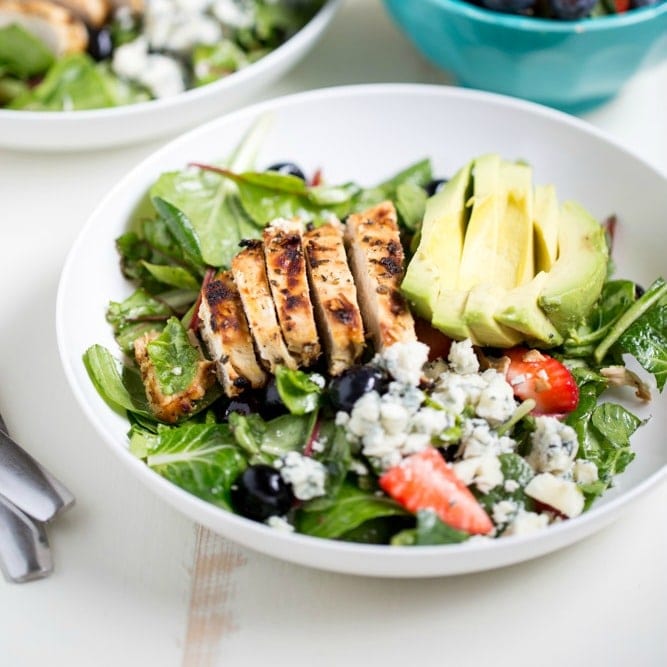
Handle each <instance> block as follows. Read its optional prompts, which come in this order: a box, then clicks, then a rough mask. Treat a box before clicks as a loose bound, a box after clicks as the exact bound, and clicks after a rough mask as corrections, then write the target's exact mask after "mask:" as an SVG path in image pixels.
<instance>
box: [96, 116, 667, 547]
mask: <svg viewBox="0 0 667 667" xmlns="http://www.w3.org/2000/svg"><path fill="white" fill-rule="evenodd" d="M263 127H264V123H263V122H261V121H260V122H259V123H258V124H257V125H256V126H255V128H254V129H253V130H252V131H251V132H250V134H249V135H248V136H247V137H246V138H245V140H244V141H243V142H242V143H241V144H240V145H239V146H238V147H237V148H236V150H235V151H234V152H233V154H232V155H231V156H229V157H228V158H227V159H226V160H223V161H221V162H217V163H215V164H213V163H201V162H198V163H193V164H190V165H183V168H182V169H180V170H176V171H170V172H167V173H164V174H162V175H161V176H160V177H159V178H158V179H157V180H156V181H155V182H154V183H153V185H152V186H151V187H150V191H149V195H148V197H147V198H146V200H145V201H144V203H143V205H142V206H141V207H140V210H139V211H138V212H137V213H136V214H135V215H134V217H133V220H132V221H131V224H130V226H129V227H128V231H126V232H125V233H123V234H122V235H121V236H119V237H118V238H117V240H116V248H117V251H118V253H119V257H120V267H121V271H122V274H123V276H124V277H125V279H127V280H129V281H130V282H131V283H132V285H133V290H134V291H132V293H131V294H130V295H129V296H128V297H127V298H123V299H122V300H113V295H109V298H111V299H112V300H111V302H110V303H109V305H108V309H107V321H108V323H109V326H110V327H112V330H113V334H114V337H115V340H116V342H117V344H118V347H119V351H112V350H109V349H107V348H105V347H103V346H101V345H92V346H91V347H89V349H88V350H87V351H86V352H85V355H84V361H85V365H86V369H87V371H88V374H89V377H90V379H91V380H92V382H93V384H94V386H95V388H96V389H97V391H98V392H99V394H100V395H101V396H102V397H103V398H104V399H105V401H106V402H107V403H108V405H109V406H111V407H112V408H113V409H114V410H116V411H118V412H120V413H121V414H124V415H126V416H127V418H128V419H129V424H128V438H129V448H130V450H131V452H132V453H133V454H134V455H135V456H136V457H137V458H138V459H140V460H142V461H144V462H145V464H146V465H147V466H148V467H149V468H151V469H152V470H153V471H154V472H156V473H158V474H159V475H160V476H162V477H164V478H166V479H167V480H169V481H171V482H173V483H174V484H176V485H178V486H179V487H181V488H182V489H185V490H186V491H188V492H189V493H191V494H193V495H195V496H197V497H198V498H200V499H203V500H204V501H206V502H208V503H211V504H212V505H215V506H217V507H219V508H222V509H223V510H226V511H228V512H233V513H235V514H238V515H240V516H242V517H245V518H247V519H251V520H252V521H255V522H260V523H265V524H267V525H268V526H270V527H272V528H275V529H277V530H280V531H289V532H296V533H302V534H304V535H307V536H312V537H318V538H328V539H331V540H340V541H351V542H362V543H370V544H387V545H392V546H394V547H402V546H422V545H442V544H451V543H462V542H467V541H471V540H472V541H479V540H484V541H487V540H488V541H491V540H495V539H499V540H504V539H506V538H508V537H510V536H517V535H528V534H531V533H533V532H536V531H542V530H543V529H546V530H549V529H551V526H552V525H553V524H562V523H563V522H566V521H568V520H570V519H574V518H575V517H578V516H579V515H581V514H582V513H583V512H585V511H586V510H587V509H588V508H589V507H590V506H591V505H592V504H593V503H594V502H595V500H596V499H597V498H599V497H600V496H601V495H602V494H604V493H605V491H606V490H607V489H608V488H609V487H610V486H611V485H613V484H614V480H615V477H616V475H619V474H620V473H622V472H623V471H624V470H625V468H626V467H627V466H628V465H629V464H631V461H632V459H633V457H634V452H633V450H632V447H631V436H632V435H633V433H634V432H635V431H636V429H638V428H640V427H641V426H642V419H641V418H639V417H637V416H635V415H634V414H633V411H632V410H631V409H628V408H627V407H625V406H624V405H622V404H620V403H617V402H615V400H614V396H613V395H611V396H610V395H609V394H608V392H607V390H608V389H610V388H614V387H616V388H618V387H620V388H621V389H620V390H617V391H621V392H622V393H625V398H626V399H627V397H628V394H631V395H632V396H634V397H635V398H634V399H633V400H635V401H636V402H637V404H640V403H642V402H645V401H648V400H649V399H650V398H651V393H652V391H655V388H657V390H658V391H661V390H662V388H663V387H664V384H665V380H666V379H667V372H666V369H667V366H666V363H667V362H666V359H667V330H666V326H665V323H666V321H667V319H666V316H667V285H666V284H665V282H664V281H663V280H662V278H660V277H656V280H655V281H654V282H653V283H652V284H651V285H647V286H646V290H645V291H644V289H643V288H641V287H640V286H638V285H636V284H635V283H634V282H633V281H630V280H626V279H623V278H622V277H618V278H617V277H615V276H613V273H612V266H613V265H612V263H611V259H610V257H611V253H610V250H611V248H612V247H613V238H614V220H613V219H610V220H608V221H606V222H605V224H604V225H601V224H600V223H599V222H597V221H596V220H595V219H594V218H593V217H592V216H591V215H590V214H589V213H588V212H587V211H586V209H585V208H584V207H583V206H582V205H580V204H578V203H575V202H573V201H565V202H562V201H560V200H559V198H558V193H557V190H556V188H555V187H554V186H552V185H549V184H542V183H539V182H534V174H533V170H532V169H531V167H530V165H529V164H527V163H525V162H521V161H519V162H517V161H514V160H508V159H504V158H503V157H501V156H500V155H498V154H495V153H491V154H485V155H480V156H477V157H473V156H471V159H470V160H469V161H468V162H467V163H465V164H460V165H459V168H458V170H457V171H455V172H454V173H451V174H447V176H449V177H450V178H449V180H446V179H444V178H441V176H442V175H441V174H436V173H434V171H433V168H432V164H431V161H430V160H429V159H421V160H419V161H418V162H414V163H413V164H411V165H396V166H397V167H398V168H401V167H402V169H401V171H399V172H398V173H397V174H396V175H394V176H393V177H391V178H389V179H388V180H385V181H383V182H381V183H380V184H378V185H376V186H374V187H363V186H361V185H359V184H358V183H356V182H354V181H352V180H350V181H346V182H343V183H339V184H332V183H329V182H328V181H327V180H326V160H323V162H322V171H319V170H318V171H316V172H314V173H311V174H305V173H304V171H303V170H302V169H301V168H300V167H299V166H297V165H296V164H294V163H291V162H280V163H274V164H269V165H261V167H262V168H261V170H259V171H258V170H257V167H256V160H255V154H256V151H257V148H258V146H259V144H260V143H261V135H262V130H263ZM621 224H622V221H621ZM121 358H122V363H121V362H120V361H119V359H121ZM630 359H632V361H630ZM629 366H631V367H629Z"/></svg>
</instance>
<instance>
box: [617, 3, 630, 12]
mask: <svg viewBox="0 0 667 667" xmlns="http://www.w3.org/2000/svg"><path fill="white" fill-rule="evenodd" d="M614 7H616V12H617V13H618V14H622V13H623V12H627V11H628V9H630V0H614Z"/></svg>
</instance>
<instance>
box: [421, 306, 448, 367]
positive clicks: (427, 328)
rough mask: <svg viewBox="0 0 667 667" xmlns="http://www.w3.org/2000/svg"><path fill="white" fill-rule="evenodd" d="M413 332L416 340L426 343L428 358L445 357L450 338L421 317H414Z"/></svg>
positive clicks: (432, 359)
mask: <svg viewBox="0 0 667 667" xmlns="http://www.w3.org/2000/svg"><path fill="white" fill-rule="evenodd" d="M415 333H416V334H417V340H419V341H421V342H422V343H425V344H426V345H428V349H429V353H428V360H429V361H435V360H436V359H447V355H448V354H449V348H450V347H451V345H452V339H451V338H448V337H447V336H445V334H444V333H442V332H441V331H438V330H437V329H434V328H433V327H432V326H431V324H430V323H429V322H427V321H426V320H424V319H422V318H421V317H415Z"/></svg>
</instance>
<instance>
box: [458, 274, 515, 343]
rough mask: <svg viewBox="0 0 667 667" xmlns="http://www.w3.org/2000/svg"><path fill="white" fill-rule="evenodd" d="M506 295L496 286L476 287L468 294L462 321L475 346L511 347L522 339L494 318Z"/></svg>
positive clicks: (502, 289)
mask: <svg viewBox="0 0 667 667" xmlns="http://www.w3.org/2000/svg"><path fill="white" fill-rule="evenodd" d="M506 294H507V290H506V289H505V288H503V287H500V286H498V285H476V286H475V287H473V288H472V289H471V290H470V291H469V292H468V298H467V300H466V303H465V308H464V311H463V321H464V322H465V323H466V324H467V325H468V327H469V329H470V334H471V336H470V337H471V338H472V339H473V342H474V343H476V344H477V345H490V346H491V347H512V346H513V345H516V344H517V343H519V342H521V341H522V340H523V339H524V336H523V335H522V334H521V333H520V332H519V331H517V330H516V329H511V328H510V327H507V326H505V325H503V324H501V323H500V322H498V321H497V320H496V318H495V317H494V314H495V312H496V309H497V307H498V303H500V302H501V301H502V299H503V298H504V297H505V295H506Z"/></svg>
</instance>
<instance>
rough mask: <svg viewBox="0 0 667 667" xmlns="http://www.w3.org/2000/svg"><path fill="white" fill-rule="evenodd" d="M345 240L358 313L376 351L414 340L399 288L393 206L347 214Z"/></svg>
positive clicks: (400, 264) (400, 262) (400, 255)
mask: <svg viewBox="0 0 667 667" xmlns="http://www.w3.org/2000/svg"><path fill="white" fill-rule="evenodd" d="M345 238H346V241H347V243H348V245H349V254H350V267H351V269H352V275H353V276H354V280H355V283H356V286H357V294H358V296H359V306H360V308H361V314H362V317H363V320H364V324H365V326H366V330H367V331H368V332H369V334H370V336H371V338H372V339H373V343H374V345H375V351H376V352H382V351H383V350H384V349H386V348H387V347H390V346H391V345H393V344H394V343H398V342H408V341H413V340H416V339H417V337H416V335H415V323H414V320H413V318H412V314H411V313H410V310H409V308H408V304H407V302H406V300H405V298H404V297H403V295H402V294H401V292H400V289H399V288H400V285H401V281H402V280H403V273H404V268H403V259H404V258H403V246H402V245H401V239H400V235H399V230H398V222H397V219H396V209H395V208H394V205H393V204H392V203H391V202H389V201H386V202H382V203H381V204H378V205H377V206H374V207H372V208H370V209H368V210H367V211H363V212H362V213H355V214H352V215H350V216H349V217H348V218H347V221H346V232H345Z"/></svg>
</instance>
